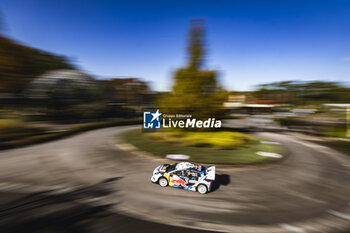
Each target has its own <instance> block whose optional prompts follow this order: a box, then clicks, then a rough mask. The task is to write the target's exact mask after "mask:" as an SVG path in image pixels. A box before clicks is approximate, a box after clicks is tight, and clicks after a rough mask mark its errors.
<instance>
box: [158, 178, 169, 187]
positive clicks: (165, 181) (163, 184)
mask: <svg viewBox="0 0 350 233" xmlns="http://www.w3.org/2000/svg"><path fill="white" fill-rule="evenodd" d="M158 183H159V185H160V186H162V187H166V186H168V180H167V179H166V178H164V177H162V178H160V179H159V181H158Z"/></svg>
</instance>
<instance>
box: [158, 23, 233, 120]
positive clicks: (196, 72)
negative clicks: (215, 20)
mask: <svg viewBox="0 0 350 233" xmlns="http://www.w3.org/2000/svg"><path fill="white" fill-rule="evenodd" d="M187 51H188V64H187V66H186V67H184V68H180V69H178V70H177V71H176V72H175V74H174V84H173V87H172V90H171V92H170V93H167V94H164V95H163V96H161V99H160V107H161V109H162V111H163V112H167V113H183V114H192V116H193V117H196V118H197V119H206V118H208V117H220V116H222V114H223V107H222V106H223V102H224V100H225V99H226V92H225V91H224V90H223V88H222V87H221V86H220V85H219V84H218V81H217V72H216V71H210V70H206V69H203V68H202V67H203V63H204V58H205V52H204V21H203V20H202V19H197V20H192V21H191V26H190V33H189V45H188V49H187Z"/></svg>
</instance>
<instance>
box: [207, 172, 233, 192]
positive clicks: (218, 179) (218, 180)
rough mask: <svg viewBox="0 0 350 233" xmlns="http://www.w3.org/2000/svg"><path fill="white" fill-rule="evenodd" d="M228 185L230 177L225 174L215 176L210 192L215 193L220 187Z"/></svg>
mask: <svg viewBox="0 0 350 233" xmlns="http://www.w3.org/2000/svg"><path fill="white" fill-rule="evenodd" d="M229 183H230V176H229V175H226V174H216V175H215V181H214V183H213V187H212V189H211V191H212V192H214V191H216V190H217V189H219V188H220V186H221V185H224V186H226V185H228V184H229Z"/></svg>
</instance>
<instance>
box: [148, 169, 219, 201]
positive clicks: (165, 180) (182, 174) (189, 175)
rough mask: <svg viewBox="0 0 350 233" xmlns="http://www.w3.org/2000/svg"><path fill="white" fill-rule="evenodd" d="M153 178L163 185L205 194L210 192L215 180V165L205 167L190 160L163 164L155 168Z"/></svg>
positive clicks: (154, 181) (155, 181)
mask: <svg viewBox="0 0 350 233" xmlns="http://www.w3.org/2000/svg"><path fill="white" fill-rule="evenodd" d="M151 180H152V182H153V183H158V184H159V185H160V186H162V187H166V186H168V185H169V186H170V187H174V188H181V189H187V190H191V191H198V192H199V193H201V194H205V193H207V192H210V190H211V188H212V184H213V182H214V180H215V166H210V167H208V168H207V169H205V167H204V166H201V165H198V164H193V163H189V162H181V163H176V164H171V165H170V164H163V165H160V166H158V167H156V169H154V171H153V175H152V178H151Z"/></svg>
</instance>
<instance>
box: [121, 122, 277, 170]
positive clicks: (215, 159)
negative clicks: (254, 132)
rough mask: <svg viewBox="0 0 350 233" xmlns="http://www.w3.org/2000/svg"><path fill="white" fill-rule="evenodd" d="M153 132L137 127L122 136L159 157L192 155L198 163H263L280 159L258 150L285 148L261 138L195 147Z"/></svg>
mask: <svg viewBox="0 0 350 233" xmlns="http://www.w3.org/2000/svg"><path fill="white" fill-rule="evenodd" d="M151 134H152V133H142V132H141V130H139V129H137V130H130V131H127V132H125V133H123V134H122V135H121V138H122V139H123V140H124V141H125V142H127V143H129V144H131V145H133V146H135V147H136V148H138V149H139V150H141V151H146V152H148V153H151V154H153V155H155V156H158V157H162V158H164V157H165V155H167V154H185V155H189V156H190V159H189V161H193V162H197V163H214V164H232V165H248V164H263V163H269V162H273V161H277V160H279V159H276V158H272V157H263V156H260V155H257V154H256V152H258V151H263V152H272V153H279V154H282V153H283V149H282V148H281V147H280V146H278V145H274V144H264V143H260V140H259V139H257V138H255V140H251V141H250V142H249V143H246V144H245V145H244V146H239V147H237V148H236V149H218V148H215V147H195V146H190V145H185V144H181V143H174V142H169V141H163V140H155V139H154V138H153V137H152V136H150V135H151ZM207 136H209V135H207ZM249 137H252V136H249Z"/></svg>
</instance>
